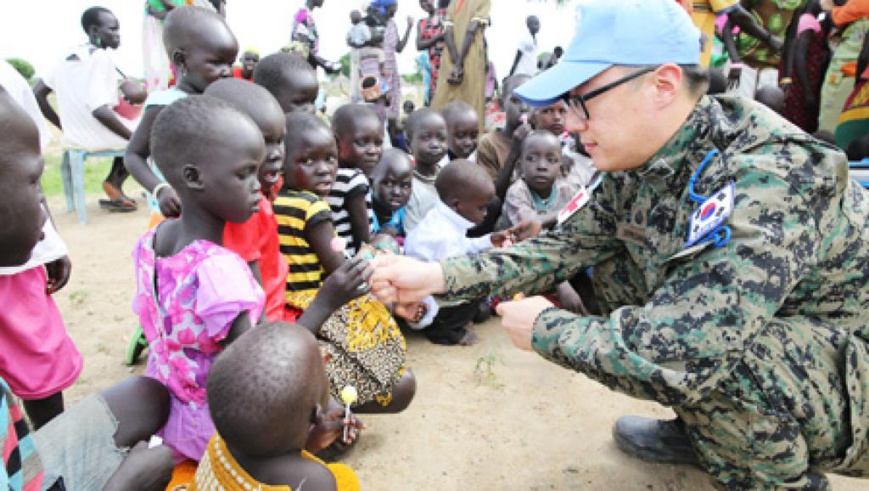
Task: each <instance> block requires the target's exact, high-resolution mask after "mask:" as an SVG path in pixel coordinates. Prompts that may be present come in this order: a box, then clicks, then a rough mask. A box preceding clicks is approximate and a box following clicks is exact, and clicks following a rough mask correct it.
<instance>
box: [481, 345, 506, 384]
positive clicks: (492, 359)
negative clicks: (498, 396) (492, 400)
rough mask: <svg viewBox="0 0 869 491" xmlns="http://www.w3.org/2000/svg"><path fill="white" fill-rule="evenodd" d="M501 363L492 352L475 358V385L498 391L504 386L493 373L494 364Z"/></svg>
mask: <svg viewBox="0 0 869 491" xmlns="http://www.w3.org/2000/svg"><path fill="white" fill-rule="evenodd" d="M500 361H501V359H500V357H499V356H498V354H497V353H495V352H494V351H490V352H488V353H486V354H485V355H483V356H481V357H479V358H477V364H476V365H475V366H474V376H475V377H476V379H477V383H478V384H480V385H486V386H489V387H491V388H493V389H500V388H502V387H504V384H503V383H501V381H500V380H498V375H497V374H496V373H495V369H494V367H495V364H496V363H499V362H500Z"/></svg>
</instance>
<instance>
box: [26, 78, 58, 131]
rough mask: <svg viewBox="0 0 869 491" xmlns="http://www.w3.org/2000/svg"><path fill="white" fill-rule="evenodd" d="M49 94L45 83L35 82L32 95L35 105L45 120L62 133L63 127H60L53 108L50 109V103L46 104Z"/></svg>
mask: <svg viewBox="0 0 869 491" xmlns="http://www.w3.org/2000/svg"><path fill="white" fill-rule="evenodd" d="M49 94H51V87H49V86H48V85H45V82H43V81H42V80H40V81H39V82H36V87H33V95H34V96H35V97H36V103H37V104H38V105H39V109H40V110H41V111H42V115H43V116H45V119H47V120H49V121H50V122H51V124H53V125H54V126H56V127H57V129H59V130H61V131H63V127H61V126H60V118H59V117H58V116H57V113H56V112H55V111H54V107H52V105H51V103H50V102H48V96H49Z"/></svg>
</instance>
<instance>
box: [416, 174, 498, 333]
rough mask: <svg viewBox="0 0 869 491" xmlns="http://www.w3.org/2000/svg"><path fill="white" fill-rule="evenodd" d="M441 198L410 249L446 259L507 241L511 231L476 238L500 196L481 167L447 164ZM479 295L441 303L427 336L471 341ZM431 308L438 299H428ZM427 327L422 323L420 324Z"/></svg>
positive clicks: (438, 182) (439, 190)
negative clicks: (471, 234) (454, 303)
mask: <svg viewBox="0 0 869 491" xmlns="http://www.w3.org/2000/svg"><path fill="white" fill-rule="evenodd" d="M435 189H437V193H438V197H439V198H440V199H439V201H438V202H437V203H436V204H435V205H434V207H432V208H431V209H430V210H429V211H428V213H426V215H425V218H423V220H422V221H421V222H420V223H419V225H418V226H417V227H416V228H414V229H413V230H411V231H410V232H408V234H407V239H406V240H405V242H404V248H405V254H407V255H408V256H413V257H416V258H419V259H423V260H425V261H440V260H442V259H446V258H449V257H455V256H462V255H465V254H469V253H475V252H481V251H484V250H487V249H489V248H491V247H492V246H495V247H500V246H502V245H504V243H505V241H506V240H507V238H508V237H509V236H511V235H512V234H513V231H512V229H511V230H505V231H499V232H495V233H492V234H488V235H485V236H483V237H478V238H474V239H470V238H468V237H466V234H467V232H468V230H469V229H471V228H473V227H474V226H475V225H477V224H479V223H481V222H482V221H483V220H485V218H486V214H487V213H488V207H489V202H490V201H492V197H494V196H495V185H494V184H492V180H491V179H490V178H489V175H488V174H487V173H486V171H485V170H483V169H482V168H481V167H478V166H477V165H476V164H473V163H471V162H469V161H467V160H463V159H457V160H453V161H452V162H450V164H449V165H448V166H446V167H444V168H443V169H442V170H441V171H440V173H439V174H438V176H437V179H435ZM482 301H483V299H482V298H481V299H478V300H475V301H472V302H469V303H466V304H462V305H458V306H454V307H444V308H441V309H440V310H439V311H438V312H437V314H436V315H435V316H434V319H433V320H432V321H431V325H429V326H427V327H425V335H426V337H427V338H428V339H429V341H431V342H433V343H435V344H446V345H456V344H458V345H462V346H470V345H472V344H475V343H476V342H477V335H476V334H474V333H473V332H471V331H468V330H467V329H466V326H467V325H468V324H470V322H471V320H472V319H473V318H474V315H475V314H476V313H477V312H478V311H479V305H480V302H482ZM426 304H427V305H429V307H431V306H432V305H433V304H432V303H431V302H426ZM420 327H422V326H420Z"/></svg>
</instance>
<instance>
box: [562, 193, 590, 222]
mask: <svg viewBox="0 0 869 491" xmlns="http://www.w3.org/2000/svg"><path fill="white" fill-rule="evenodd" d="M588 200H589V193H588V189H586V188H585V186H581V187H580V188H579V191H577V192H576V194H574V195H573V198H571V200H570V201H569V202H568V203H567V204H566V205H564V208H562V209H561V211H559V212H558V225H561V224H562V223H564V222H565V221H567V219H568V218H570V217H572V216H573V215H574V214H576V212H578V211H579V210H581V209H582V207H583V206H585V205H586V204H587V203H588Z"/></svg>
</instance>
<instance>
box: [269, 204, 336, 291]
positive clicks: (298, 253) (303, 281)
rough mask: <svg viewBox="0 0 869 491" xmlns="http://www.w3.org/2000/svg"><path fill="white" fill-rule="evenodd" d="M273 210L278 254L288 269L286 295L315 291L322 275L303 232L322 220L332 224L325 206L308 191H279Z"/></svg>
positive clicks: (318, 262)
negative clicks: (282, 256) (279, 245)
mask: <svg viewBox="0 0 869 491" xmlns="http://www.w3.org/2000/svg"><path fill="white" fill-rule="evenodd" d="M273 207H274V209H275V218H276V219H277V222H278V237H279V238H280V243H281V254H283V255H284V258H286V260H287V264H289V265H290V270H289V273H288V274H287V291H300V290H311V289H319V288H320V286H322V284H323V275H324V274H323V273H324V271H323V267H322V266H321V265H320V258H318V257H317V254H316V253H315V252H314V250H313V249H312V248H311V245H310V244H309V243H308V241H307V240H306V238H305V232H306V230H308V229H309V228H310V227H311V226H313V225H315V224H318V223H322V222H323V221H324V220H328V221H332V210H331V209H330V208H329V204H328V203H326V202H325V201H324V200H323V199H322V198H320V197H319V196H317V195H316V194H314V193H312V192H310V191H295V190H283V191H281V192H280V194H278V197H277V199H276V200H275V202H274V204H273Z"/></svg>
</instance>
